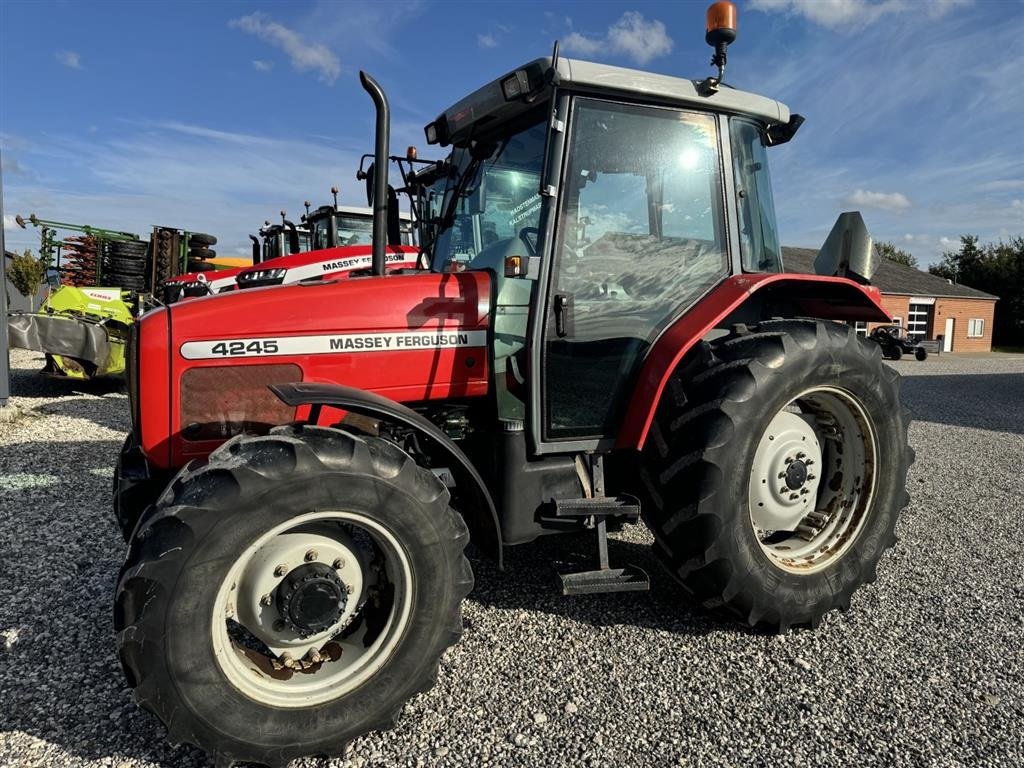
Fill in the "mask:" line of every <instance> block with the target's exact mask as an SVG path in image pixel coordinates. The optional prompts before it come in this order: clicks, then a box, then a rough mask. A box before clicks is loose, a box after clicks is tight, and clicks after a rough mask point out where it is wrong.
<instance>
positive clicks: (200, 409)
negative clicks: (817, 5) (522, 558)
mask: <svg viewBox="0 0 1024 768" xmlns="http://www.w3.org/2000/svg"><path fill="white" fill-rule="evenodd" d="M721 9H722V4H716V5H715V6H712V10H713V11H714V12H715V14H720V13H721ZM725 18H726V21H727V22H728V21H729V20H731V19H732V18H733V17H732V15H731V14H726V16H725ZM709 27H710V31H709V33H708V39H709V41H710V42H712V43H714V44H715V45H716V59H717V60H718V62H719V64H720V65H721V64H724V53H725V44H724V42H722V41H723V40H728V39H731V36H730V34H729V27H733V28H734V23H727V24H725V25H723V24H711V25H709ZM361 79H362V82H363V85H364V87H365V88H366V90H367V91H368V92H369V93H370V95H371V96H372V98H373V99H374V101H375V104H376V106H377V142H376V153H375V155H376V163H375V168H374V175H373V199H374V206H373V207H374V226H373V240H372V270H371V272H372V274H369V275H367V276H365V277H353V278H352V279H346V280H336V281H334V280H325V281H317V282H310V283H300V284H295V285H284V286H277V287H272V288H265V289H256V290H250V291H237V292H232V293H229V294H224V295H220V296H213V297H208V298H204V299H201V300H198V301H190V302H183V303H180V304H176V305H174V306H171V307H166V308H160V309H155V310H153V311H150V312H148V313H147V314H145V316H144V317H143V318H142V319H141V321H140V322H138V323H137V324H136V325H135V326H134V327H133V330H132V340H131V345H130V358H131V361H130V376H129V392H130V403H131V410H132V431H131V434H130V435H129V437H128V440H127V441H126V444H125V449H124V452H123V454H122V456H121V460H120V462H119V465H118V470H117V474H116V478H115V483H116V487H115V500H116V503H117V506H118V509H119V510H120V523H121V525H122V526H123V527H124V529H125V531H126V532H127V533H128V535H129V538H130V544H129V550H128V554H127V557H126V560H125V563H124V566H123V569H122V572H121V575H120V579H119V582H118V585H117V596H116V606H115V627H116V631H117V642H118V647H119V651H120V659H121V663H122V665H123V668H124V671H125V675H126V677H127V680H128V683H129V685H131V686H132V688H133V689H134V696H135V700H136V701H137V702H138V703H139V704H140V705H141V706H143V707H145V708H146V709H148V710H149V711H151V712H152V713H154V714H155V715H156V716H157V717H158V718H160V719H161V720H162V721H163V723H164V724H165V725H166V726H167V728H168V731H169V738H170V739H171V740H172V741H175V742H189V743H192V744H196V745H198V746H200V747H201V748H203V749H205V750H207V751H208V752H209V753H211V754H212V755H213V756H215V758H216V759H217V760H218V761H219V762H221V763H224V764H231V763H233V762H235V761H251V762H256V763H261V764H267V765H273V766H279V765H284V764H285V763H287V762H288V761H289V760H291V759H294V758H299V757H302V756H306V755H339V754H341V753H342V751H343V748H344V745H345V744H346V743H347V742H348V741H350V740H351V739H353V738H354V737H356V736H358V735H360V734H363V733H365V732H367V731H370V730H373V729H378V728H385V727H387V726H388V725H389V724H391V723H393V722H394V721H395V719H396V718H397V717H398V715H399V713H400V712H401V709H402V706H403V704H404V703H405V701H406V700H408V699H409V698H410V697H412V696H413V695H414V694H416V693H417V692H420V691H423V690H425V689H428V688H430V687H431V686H432V685H433V684H434V681H435V679H436V675H437V672H438V663H439V660H440V658H441V655H442V654H443V653H444V650H445V649H446V648H447V647H448V646H450V645H451V644H453V643H454V642H456V641H457V640H458V638H459V635H460V633H461V631H462V618H461V604H462V601H463V599H464V598H465V597H466V595H467V594H468V593H469V592H470V590H471V589H472V587H473V573H472V571H471V569H470V563H469V560H467V558H466V556H465V554H464V549H465V548H466V546H467V544H468V543H469V542H470V541H471V540H472V541H473V542H474V544H475V545H476V548H477V550H478V551H479V552H481V553H482V554H484V555H490V556H492V557H494V558H495V559H496V560H497V561H498V563H499V564H500V563H501V562H502V553H503V551H504V549H505V548H506V547H510V546H516V545H524V544H527V543H528V542H531V541H534V540H536V539H537V538H538V537H541V536H546V535H555V534H559V533H566V532H573V531H583V530H590V531H592V532H593V533H594V535H595V537H596V563H595V566H594V567H593V568H592V569H589V570H586V571H583V572H577V573H565V574H562V575H561V587H562V591H563V592H565V593H569V594H579V593H592V592H602V591H622V590H638V589H646V588H647V586H648V583H647V576H646V574H645V573H643V572H642V571H640V570H639V569H637V568H635V567H630V566H626V567H612V566H611V565H610V564H609V554H608V546H607V539H606V532H607V529H608V526H609V524H612V525H617V524H620V523H621V522H623V521H629V520H635V519H637V518H638V517H639V518H641V519H642V520H643V521H644V522H645V523H646V525H647V526H648V527H649V528H650V529H651V531H652V532H653V533H654V537H655V545H654V549H655V552H656V554H657V556H658V557H659V558H660V559H661V561H662V562H663V563H664V565H665V567H666V568H667V569H668V571H669V572H670V573H671V574H672V575H673V576H674V577H675V578H677V579H678V580H679V581H680V583H681V584H682V585H683V587H684V588H685V589H686V591H687V592H688V593H689V594H691V595H692V597H693V599H694V600H695V601H696V602H697V603H699V604H701V605H703V606H705V607H706V608H707V609H709V610H712V611H714V612H716V613H718V614H720V615H721V616H723V617H725V618H727V619H731V620H738V621H740V622H743V623H744V624H749V625H751V626H754V625H756V626H763V627H766V628H769V629H771V630H785V629H786V628H788V627H792V626H803V625H807V626H812V627H813V626H815V625H817V624H818V623H819V622H820V621H821V619H822V616H824V615H825V614H826V613H827V612H829V611H831V610H833V609H835V608H839V609H845V608H847V607H848V605H849V603H850V598H851V595H852V594H853V593H854V591H855V590H856V589H857V588H858V587H860V586H861V585H862V584H864V583H865V582H868V581H871V580H872V579H873V578H874V575H875V569H876V566H877V564H878V562H879V558H880V557H881V555H882V553H883V552H884V551H885V550H886V549H887V548H888V547H891V546H892V545H893V543H894V541H895V533H894V529H895V526H896V521H897V517H898V515H899V512H900V510H901V509H902V508H903V507H904V506H905V505H906V504H907V501H908V497H907V492H906V489H905V485H906V475H907V470H908V466H909V464H910V462H911V461H912V459H913V453H912V451H911V449H910V448H909V447H908V444H907V419H906V416H905V415H904V412H903V411H902V410H901V408H900V404H899V392H898V376H897V374H896V373H895V372H893V371H892V370H891V369H890V368H888V367H886V365H885V364H883V362H882V359H881V355H880V353H879V348H878V346H877V345H875V344H872V343H870V342H867V341H865V340H862V339H860V338H859V337H858V336H857V334H856V333H855V331H854V329H853V328H852V327H851V326H850V325H849V323H850V322H852V321H874V322H884V321H886V320H887V319H888V318H887V316H886V313H885V312H884V311H883V309H882V308H881V306H880V304H879V293H878V291H877V290H876V289H874V288H872V287H870V286H869V285H867V279H868V278H870V275H871V272H872V265H871V262H872V258H873V257H872V255H871V254H872V250H871V242H870V238H869V237H867V234H866V232H865V231H864V227H863V222H862V221H861V220H860V218H859V216H857V215H847V214H844V216H843V217H841V219H840V221H839V222H838V223H837V229H836V230H835V237H831V238H830V240H829V243H827V244H826V247H825V248H823V249H822V252H821V253H820V255H819V257H818V261H817V265H816V266H817V269H818V271H819V272H820V273H821V274H819V275H794V274H784V273H783V272H782V269H781V264H780V260H779V246H778V240H777V236H776V224H775V217H774V211H773V204H772V196H771V190H770V186H769V180H768V154H769V148H770V147H772V146H774V145H777V144H781V143H783V142H785V141H788V140H789V139H790V138H792V136H793V134H794V132H795V130H796V128H797V127H798V126H799V124H800V122H801V121H802V120H801V118H800V117H799V116H797V115H791V114H790V112H789V110H788V109H787V108H786V107H785V106H784V105H782V104H780V103H778V102H776V101H773V100H771V99H768V98H764V97H761V96H757V95H754V94H751V93H746V92H743V91H740V90H735V89H733V88H729V87H725V86H723V85H722V84H721V82H720V80H721V70H719V77H717V78H708V79H707V80H704V81H693V80H687V79H681V78H675V77H668V76H663V75H655V74H649V73H644V72H637V71H631V70H626V69H620V68H616V67H610V66H604V65H600V64H594V63H589V62H584V61H576V60H572V61H570V60H566V59H564V58H559V57H558V55H557V48H556V51H555V54H554V55H553V56H552V57H551V58H542V59H538V60H535V61H531V62H529V63H528V64H525V65H523V66H522V67H520V68H518V69H516V70H514V71H512V72H509V73H508V74H505V75H503V76H502V77H500V78H498V79H497V80H494V81H493V82H491V83H489V84H487V85H485V86H484V87H483V88H481V89H479V90H477V91H475V92H473V93H471V94H469V95H468V96H466V97H465V98H464V99H462V100H461V101H459V102H458V103H457V104H455V105H454V106H452V107H451V108H449V109H448V110H446V111H445V112H443V113H441V115H440V116H439V117H438V118H437V119H436V120H434V121H433V122H431V123H430V124H429V125H428V126H427V127H426V135H427V139H428V141H429V142H430V143H431V144H439V145H441V146H443V147H450V148H451V152H452V155H451V158H450V162H448V163H446V164H445V167H446V168H447V171H446V172H445V173H442V174H440V175H439V177H438V179H437V183H438V184H439V185H440V189H441V191H442V194H440V195H438V196H437V200H439V202H440V204H439V205H437V206H434V207H433V208H434V210H436V217H435V218H433V219H432V220H431V222H429V223H430V224H431V227H432V230H431V231H432V233H433V234H432V236H431V238H430V245H429V253H428V255H429V258H430V263H429V268H427V269H421V270H414V271H410V270H403V271H400V272H399V273H387V272H386V270H385V265H386V262H385V252H386V229H387V218H388V214H389V211H388V206H387V197H388V196H387V192H386V190H387V165H388V164H387V162H386V158H387V152H388V147H387V142H388V106H387V100H386V99H385V97H384V94H383V91H382V90H381V89H380V87H379V86H378V85H377V83H376V82H375V81H374V80H373V79H372V78H370V77H369V76H367V75H365V74H362V75H361Z"/></svg>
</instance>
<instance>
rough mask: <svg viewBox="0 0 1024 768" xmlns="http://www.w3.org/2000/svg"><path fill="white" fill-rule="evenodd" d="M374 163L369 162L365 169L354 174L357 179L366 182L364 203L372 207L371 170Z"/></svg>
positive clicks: (372, 170)
mask: <svg viewBox="0 0 1024 768" xmlns="http://www.w3.org/2000/svg"><path fill="white" fill-rule="evenodd" d="M373 166H374V164H373V163H370V166H369V167H368V168H367V169H366V170H365V171H359V172H358V173H357V174H356V178H357V179H360V178H361V179H362V180H364V181H365V182H366V205H367V206H368V207H370V208H373V172H374V167H373Z"/></svg>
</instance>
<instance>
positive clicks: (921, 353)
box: [914, 347, 928, 363]
mask: <svg viewBox="0 0 1024 768" xmlns="http://www.w3.org/2000/svg"><path fill="white" fill-rule="evenodd" d="M914 357H916V358H917V359H918V360H919V361H920V362H922V363H923V362H924V361H925V360H927V359H928V350H927V349H925V348H924V347H918V348H917V349H915V350H914Z"/></svg>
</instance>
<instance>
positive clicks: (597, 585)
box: [554, 456, 651, 595]
mask: <svg viewBox="0 0 1024 768" xmlns="http://www.w3.org/2000/svg"><path fill="white" fill-rule="evenodd" d="M591 461H592V463H591V468H590V471H591V482H592V485H591V487H592V488H593V490H594V496H593V497H592V498H584V499H555V503H554V516H555V517H561V518H575V519H578V520H580V521H582V522H583V524H584V525H585V526H586V527H587V528H593V529H594V530H595V532H596V533H597V568H595V569H594V570H592V571H577V572H574V573H561V574H559V579H560V580H561V582H562V594H563V595H592V594H595V593H599V592H646V591H647V590H649V589H650V588H651V581H650V578H649V577H648V576H647V573H646V572H645V571H644V570H643V569H642V568H639V567H637V566H635V565H627V566H626V567H625V568H612V567H611V566H610V565H609V563H608V518H609V517H620V518H628V519H630V520H635V519H637V518H638V517H640V502H639V501H638V500H637V499H635V498H633V497H632V496H626V495H621V496H605V495H604V464H603V457H602V456H595V457H593V458H592V460H591Z"/></svg>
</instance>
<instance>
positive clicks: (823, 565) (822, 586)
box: [641, 320, 913, 630]
mask: <svg viewBox="0 0 1024 768" xmlns="http://www.w3.org/2000/svg"><path fill="white" fill-rule="evenodd" d="M706 351H707V352H708V354H707V355H706V356H705V357H704V359H703V360H702V361H700V362H697V363H694V364H693V365H692V366H690V367H689V368H686V369H683V370H680V371H678V372H676V373H675V374H674V375H673V380H672V382H671V387H670V388H669V389H668V390H666V393H667V396H666V397H665V398H664V399H663V402H662V403H660V404H659V406H658V410H657V412H656V415H655V419H654V422H653V424H652V427H651V434H650V436H649V437H648V439H647V443H646V445H645V447H644V452H643V454H642V463H641V478H642V479H643V481H644V488H643V490H642V493H643V495H644V497H645V498H643V503H642V506H641V509H642V510H643V511H644V515H645V519H646V522H647V524H648V526H649V527H650V528H651V529H652V531H653V533H654V535H655V540H656V543H655V549H656V552H657V553H658V555H659V556H660V557H661V559H662V560H663V562H664V563H665V564H666V566H667V567H668V569H669V571H670V572H671V573H672V574H673V575H675V576H676V578H677V579H678V580H679V581H680V582H681V583H682V585H683V586H684V587H685V588H686V589H687V590H688V591H689V592H690V593H691V594H692V595H693V596H694V597H695V598H696V599H697V600H698V601H699V602H700V603H701V604H703V605H704V606H705V607H708V608H711V609H714V610H717V611H719V612H721V613H724V614H726V615H728V616H731V617H734V618H739V619H741V620H743V621H745V622H747V623H749V624H750V625H751V626H753V625H758V624H762V625H765V626H767V627H769V628H772V629H778V630H784V629H785V628H787V627H789V626H794V625H811V626H814V625H817V624H818V622H819V621H820V620H821V618H822V616H823V615H824V614H825V613H827V612H828V611H829V610H831V609H833V608H837V607H838V608H845V607H847V606H848V605H849V602H850V597H851V595H852V594H853V592H854V591H855V590H856V589H857V588H858V587H859V586H860V585H862V584H863V583H865V582H867V581H870V580H872V579H873V578H874V575H875V569H876V566H877V564H878V561H879V559H880V558H881V556H882V553H883V552H884V551H885V550H886V549H887V548H888V547H891V546H892V545H893V544H894V542H895V540H896V537H895V526H896V520H897V517H898V515H899V511H900V510H901V509H902V508H903V507H904V506H905V505H906V504H907V501H908V497H907V493H906V477H907V470H908V468H909V465H910V463H911V461H912V460H913V453H912V451H911V449H910V447H909V446H908V445H907V420H906V418H905V416H904V414H903V411H902V409H901V407H900V403H899V391H898V385H897V382H898V378H899V377H898V374H896V372H895V371H893V370H892V369H891V368H889V367H888V366H885V365H884V364H883V363H882V361H881V354H880V350H879V348H878V346H877V345H874V344H870V343H868V342H865V341H863V340H861V339H859V338H858V337H857V336H856V334H855V333H854V331H853V330H852V329H851V328H848V327H847V326H843V325H840V324H837V323H830V322H815V321H803V320H782V321H771V322H765V323H762V324H760V326H758V327H757V328H756V330H754V331H753V332H748V333H744V334H742V335H740V334H736V335H733V336H730V337H727V338H726V339H724V340H722V341H719V342H716V343H714V344H712V345H709V347H708V349H707V350H706Z"/></svg>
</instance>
